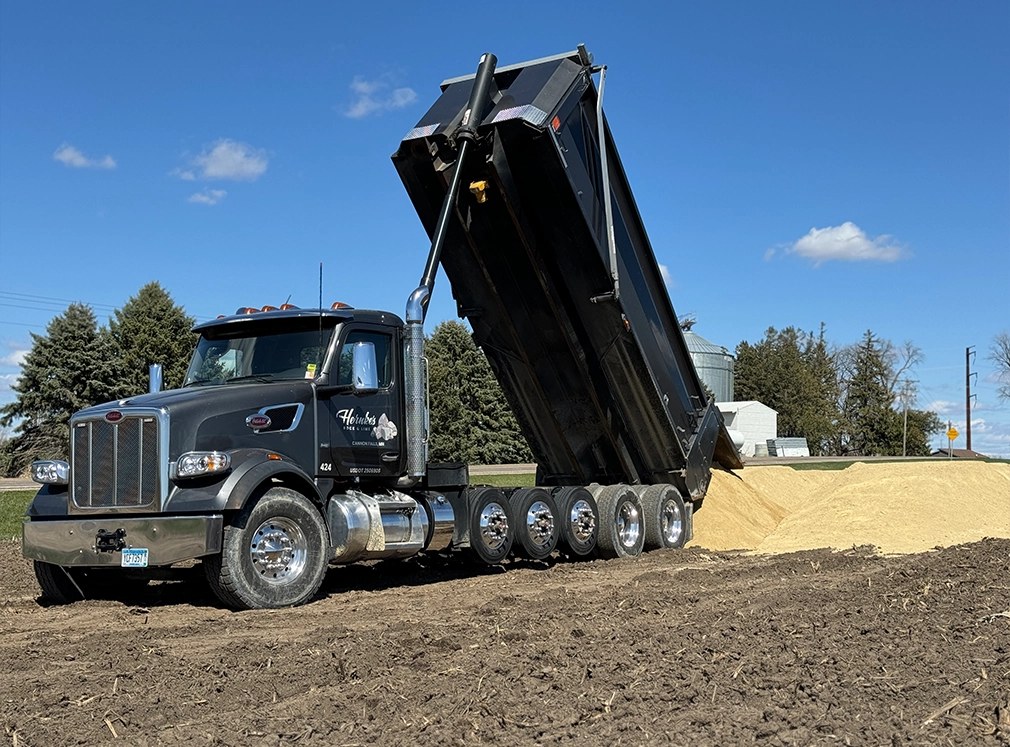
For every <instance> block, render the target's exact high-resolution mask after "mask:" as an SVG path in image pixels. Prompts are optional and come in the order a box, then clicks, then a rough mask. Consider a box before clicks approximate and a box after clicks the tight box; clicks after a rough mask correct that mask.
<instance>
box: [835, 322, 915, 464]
mask: <svg viewBox="0 0 1010 747" xmlns="http://www.w3.org/2000/svg"><path fill="white" fill-rule="evenodd" d="M886 349H887V346H886V344H885V342H884V341H883V340H881V339H880V338H878V337H876V336H875V335H874V334H873V332H871V331H870V330H867V331H866V334H864V335H863V339H862V341H860V342H859V343H858V344H857V345H856V346H855V348H854V349H853V351H852V377H851V379H850V380H849V381H848V386H847V387H846V389H845V393H844V402H843V405H842V416H843V420H844V428H845V433H846V436H847V437H846V439H845V444H844V448H845V451H846V453H848V454H851V455H853V456H872V455H883V454H890V455H893V454H894V453H895V452H894V444H895V440H897V444H898V448H899V449H900V448H901V437H902V423H901V417H900V415H899V414H898V413H897V412H896V411H895V409H894V403H895V395H894V393H893V392H892V391H891V389H890V386H889V384H890V380H891V374H892V367H891V366H890V365H888V362H887V360H886V356H885V351H886ZM898 453H899V454H900V453H901V452H900V451H898Z"/></svg>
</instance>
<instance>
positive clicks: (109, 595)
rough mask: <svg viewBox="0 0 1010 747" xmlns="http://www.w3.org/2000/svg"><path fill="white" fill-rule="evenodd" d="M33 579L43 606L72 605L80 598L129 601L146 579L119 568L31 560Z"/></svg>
mask: <svg viewBox="0 0 1010 747" xmlns="http://www.w3.org/2000/svg"><path fill="white" fill-rule="evenodd" d="M32 565H33V567H34V569H35V578H36V580H38V582H39V587H40V588H41V589H42V597H41V601H42V602H43V604H73V603H74V602H80V601H81V600H82V599H123V600H129V599H131V598H133V597H135V596H136V595H137V594H139V593H141V592H142V591H143V590H144V589H145V588H146V586H147V583H148V579H146V578H142V577H137V576H131V575H128V573H127V572H124V571H123V569H121V568H109V567H95V568H91V567H87V568H82V567H72V568H66V567H63V566H59V565H53V564H52V563H43V562H42V561H40V560H35V561H33V563H32Z"/></svg>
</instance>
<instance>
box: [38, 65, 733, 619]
mask: <svg viewBox="0 0 1010 747" xmlns="http://www.w3.org/2000/svg"><path fill="white" fill-rule="evenodd" d="M596 74H600V75H601V76H602V75H603V74H605V73H604V71H603V69H602V68H599V67H597V66H595V65H594V64H593V62H592V59H591V57H590V56H589V55H588V53H587V52H586V51H585V49H583V48H580V49H579V50H577V51H576V52H572V53H570V54H565V55H558V56H556V57H551V58H545V59H543V60H536V61H533V62H529V63H523V64H521V65H513V66H509V67H504V68H500V69H496V60H495V58H494V57H493V55H485V56H484V57H482V59H481V64H480V67H479V68H478V71H477V74H476V75H475V76H467V77H464V78H460V79H453V80H449V81H446V82H445V83H443V84H442V95H441V96H440V97H439V99H438V100H437V101H436V102H435V104H434V105H433V106H432V107H431V108H430V109H429V111H428V112H427V113H426V114H425V115H424V117H422V119H421V121H420V122H419V123H418V124H417V126H416V127H414V128H413V129H412V130H411V131H410V132H409V133H408V134H407V136H406V137H405V138H404V139H403V141H402V142H401V144H400V146H399V148H398V149H397V151H396V153H394V155H393V161H394V164H395V166H396V169H397V171H398V173H399V175H400V177H401V179H402V181H403V183H404V186H405V187H406V189H407V192H408V194H409V195H410V198H411V200H412V202H413V204H414V206H415V208H416V210H417V212H418V215H419V217H420V218H421V222H422V224H423V225H424V227H425V229H426V230H427V232H428V234H429V237H430V239H431V250H430V252H429V256H428V261H427V265H426V267H425V271H424V274H423V276H422V279H421V284H420V285H419V286H418V288H417V289H416V290H415V291H414V292H413V293H412V294H410V296H409V299H408V302H407V306H406V314H405V319H401V318H400V317H399V316H397V315H395V314H390V313H388V312H382V311H363V310H356V309H353V308H350V307H348V306H346V305H344V304H334V307H333V308H331V309H298V308H294V307H287V306H285V307H282V308H280V309H273V308H270V307H264V308H262V309H255V308H243V309H239V310H238V312H237V313H236V314H234V315H232V316H228V317H221V318H218V319H216V320H214V321H212V322H208V323H205V324H201V325H199V326H198V327H196V329H195V331H197V332H198V333H199V335H200V338H199V342H198V344H197V347H196V350H195V352H194V355H193V359H192V363H191V365H190V368H189V372H188V375H187V378H186V381H185V384H184V386H183V387H182V388H181V389H178V390H174V391H168V392H157V391H155V392H152V393H150V394H147V395H143V396H137V397H131V398H129V399H125V400H121V401H117V402H110V403H107V404H104V405H100V406H97V407H93V408H89V409H87V410H84V411H81V412H79V413H77V414H75V415H74V417H73V419H72V421H71V425H70V431H71V433H70V447H71V448H70V461H69V463H64V462H54V461H48V462H40V463H36V464H35V465H33V474H34V476H35V478H36V479H37V480H38V481H39V482H42V483H43V487H42V489H41V490H40V491H39V493H38V495H37V496H36V498H35V500H34V501H33V502H32V505H31V506H30V508H29V511H28V517H27V520H26V522H25V524H24V531H23V548H24V555H25V557H27V558H30V559H32V560H33V561H34V566H35V572H36V575H37V577H38V580H39V583H40V585H41V587H42V590H43V595H44V596H45V597H46V598H48V599H50V600H51V601H60V602H65V601H71V600H74V599H79V598H82V597H88V596H92V595H95V594H99V593H103V591H105V590H108V589H109V588H110V587H114V586H117V585H123V584H129V583H135V582H138V583H143V582H145V581H147V580H150V579H152V578H163V577H166V576H169V577H170V576H171V574H172V569H173V567H174V566H176V565H177V564H180V563H183V562H184V561H192V560H194V559H200V560H202V565H203V568H204V571H205V575H206V577H207V579H208V581H209V583H210V586H211V588H212V589H213V590H214V592H215V593H216V594H217V596H218V597H219V598H220V599H221V600H222V601H223V602H225V603H226V604H228V605H230V606H233V607H236V608H255V607H280V606H287V605H294V604H300V603H303V602H306V601H308V600H310V599H311V598H312V597H313V596H314V595H315V594H316V592H317V591H318V589H319V587H320V585H321V583H322V580H323V576H324V574H325V571H326V568H327V566H328V565H329V564H330V563H349V562H354V561H356V560H359V559H368V558H396V557H404V556H407V555H412V554H414V553H417V552H420V551H422V550H427V551H438V552H441V551H457V550H468V551H469V552H470V553H471V554H472V555H474V556H475V557H476V558H477V559H479V560H480V561H482V562H485V563H499V562H502V561H503V560H505V559H506V558H508V557H510V556H511V555H521V556H525V557H528V558H532V559H539V560H542V559H545V558H547V557H548V556H550V555H551V554H552V553H555V552H561V553H563V554H565V555H568V556H587V555H591V554H599V555H601V556H603V557H627V556H634V555H637V554H639V553H640V552H642V550H643V549H653V548H677V547H680V546H682V545H683V544H684V542H685V541H686V540H687V539H689V538H690V536H691V531H692V530H691V526H692V523H691V518H692V515H693V510H694V508H695V506H697V505H698V504H700V501H701V499H702V498H703V497H704V494H705V491H706V489H707V487H708V483H709V475H710V468H711V466H712V465H713V463H714V462H719V463H721V464H722V465H723V466H726V467H739V466H741V465H740V461H739V455H738V454H737V452H736V450H735V448H734V447H733V445H732V442H731V441H730V439H729V437H728V434H727V432H726V430H725V427H724V426H723V424H722V419H721V417H720V415H719V412H718V410H716V409H715V406H714V404H713V403H712V402H710V401H708V399H707V397H706V396H705V393H704V389H703V387H702V385H701V382H700V380H699V378H698V376H697V374H696V372H695V370H694V367H693V365H692V363H691V359H690V356H689V355H688V352H687V347H686V344H685V342H684V338H683V336H682V334H681V332H680V328H679V326H678V324H677V318H676V316H675V314H674V310H673V306H672V305H671V303H670V299H669V296H668V295H667V293H666V289H665V285H664V283H663V281H662V278H661V275H660V272H659V268H658V265H657V263H656V260H655V257H654V256H653V253H652V248H651V246H650V245H649V242H648V237H647V235H646V233H645V228H644V225H643V223H642V220H641V217H640V216H639V214H638V211H637V208H636V206H635V202H634V198H633V196H632V194H631V190H630V187H629V186H628V183H627V179H626V178H625V175H624V172H623V169H622V168H621V165H620V160H619V157H618V155H617V151H616V148H615V147H614V146H613V142H612V140H611V138H610V132H609V129H608V128H607V125H606V120H605V118H604V117H603V113H602V106H601V92H600V91H598V90H597V87H596V84H595V81H594V78H593V76H594V75H596ZM602 84H603V78H602V77H601V79H600V89H602V87H603V85H602ZM439 266H443V267H444V268H445V271H446V273H447V275H448V277H449V279H450V282H451V284H452V291H453V294H454V296H455V298H456V301H457V304H458V309H459V314H460V316H461V317H464V318H466V319H467V320H468V321H469V323H470V325H471V327H472V329H473V336H474V339H475V341H476V342H477V343H478V344H479V345H480V346H481V348H482V349H483V350H484V352H485V354H486V355H487V357H488V360H489V362H490V364H491V367H492V369H493V370H494V372H495V375H496V376H497V378H498V380H499V382H500V383H501V385H502V388H503V390H504V392H505V394H506V396H507V398H508V400H509V402H510V404H511V405H512V407H513V409H514V411H515V412H516V415H517V418H518V420H519V423H520V426H521V428H522V431H523V434H524V436H525V437H526V439H527V441H528V442H529V444H530V447H531V449H532V450H533V453H534V455H535V457H536V460H537V463H538V473H537V477H538V480H537V482H538V485H539V487H536V488H519V487H516V488H497V487H491V486H471V485H470V484H469V483H470V480H469V473H468V468H467V466H466V465H465V464H458V463H450V464H433V463H431V462H430V461H429V459H428V453H427V443H428V437H429V432H428V430H429V425H428V415H427V412H428V401H427V372H426V365H425V361H424V326H423V325H424V319H425V315H426V311H427V305H428V299H429V298H430V297H431V293H432V292H433V289H434V278H435V273H436V271H437V268H438V267H439Z"/></svg>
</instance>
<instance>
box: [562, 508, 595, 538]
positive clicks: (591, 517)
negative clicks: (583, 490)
mask: <svg viewBox="0 0 1010 747" xmlns="http://www.w3.org/2000/svg"><path fill="white" fill-rule="evenodd" d="M568 523H569V524H571V526H572V534H573V535H574V536H575V539H577V540H578V541H579V542H585V541H586V540H588V539H590V538H591V537H592V536H593V534H594V533H595V532H596V514H594V513H593V509H592V506H590V505H589V503H587V502H586V501H583V500H578V501H575V503H573V504H572V510H571V513H570V514H569V515H568Z"/></svg>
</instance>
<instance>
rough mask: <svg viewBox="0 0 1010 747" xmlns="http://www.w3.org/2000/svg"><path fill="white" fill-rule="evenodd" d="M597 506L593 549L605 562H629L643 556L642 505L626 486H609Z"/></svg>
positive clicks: (600, 494) (599, 495) (597, 497)
mask: <svg viewBox="0 0 1010 747" xmlns="http://www.w3.org/2000/svg"><path fill="white" fill-rule="evenodd" d="M596 502H597V504H598V505H599V508H600V523H599V529H598V532H597V538H596V545H597V547H599V549H600V555H601V556H602V557H604V558H630V557H635V556H637V555H641V554H642V547H643V545H644V544H645V532H644V531H643V526H642V519H643V511H642V502H641V501H640V500H639V498H638V495H637V494H636V493H635V491H634V490H632V489H631V488H630V487H628V486H627V485H608V486H607V487H605V488H603V489H602V490H600V491H599V493H598V494H597V496H596Z"/></svg>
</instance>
